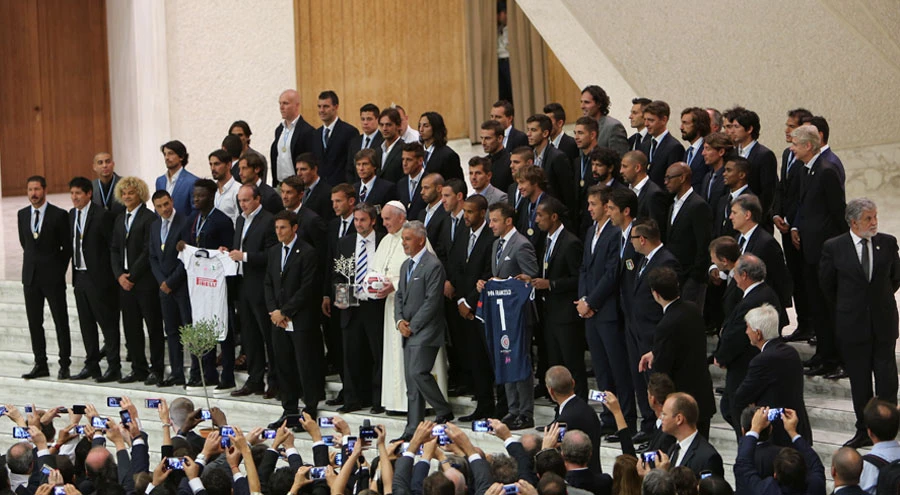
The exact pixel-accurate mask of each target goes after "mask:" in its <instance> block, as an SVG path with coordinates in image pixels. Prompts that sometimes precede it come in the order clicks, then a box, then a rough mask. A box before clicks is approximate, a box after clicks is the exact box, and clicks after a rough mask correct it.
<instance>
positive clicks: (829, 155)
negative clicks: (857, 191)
mask: <svg viewBox="0 0 900 495" xmlns="http://www.w3.org/2000/svg"><path fill="white" fill-rule="evenodd" d="M822 158H824V159H826V160H828V161H829V162H831V163H833V164H834V166H835V167H837V171H838V175H839V176H840V177H841V185H844V183H846V182H847V172H846V171H845V170H844V162H842V161H841V159H840V158H839V157H838V156H837V155H836V154H834V150H832V149H831V147H830V146H829V147H828V149H827V150H825V151H823V152H822Z"/></svg>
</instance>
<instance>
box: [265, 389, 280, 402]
mask: <svg viewBox="0 0 900 495" xmlns="http://www.w3.org/2000/svg"><path fill="white" fill-rule="evenodd" d="M279 395H280V393H279V391H278V389H277V388H273V387H269V388H267V389H266V391H265V392H264V393H263V399H266V400H271V399H277V398H278V396H279Z"/></svg>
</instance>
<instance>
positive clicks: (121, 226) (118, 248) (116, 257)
mask: <svg viewBox="0 0 900 495" xmlns="http://www.w3.org/2000/svg"><path fill="white" fill-rule="evenodd" d="M132 213H133V214H134V220H132V222H131V229H130V231H129V232H128V233H127V234H126V232H125V215H126V213H120V214H119V216H117V217H116V220H115V223H114V224H113V233H112V238H111V239H110V246H109V259H110V263H111V266H112V271H113V276H114V277H116V278H117V279H118V278H119V277H120V276H121V275H122V274H123V273H129V274H130V276H129V277H128V279H129V280H130V281H131V282H132V283H134V290H145V291H154V290H156V289H157V288H158V287H159V284H157V283H156V279H155V278H154V277H153V273H152V272H151V271H150V251H149V250H148V249H147V248H148V243H149V242H151V238H150V224H152V223H153V221H154V220H156V218H157V215H156V213H153V212H151V211H150V210H148V209H147V207H146V206H145V205H143V204H142V205H140V206H138V207H137V208H135V210H134V212H132ZM157 239H158V238H157ZM126 254H127V256H128V271H127V272H126V271H125V256H126Z"/></svg>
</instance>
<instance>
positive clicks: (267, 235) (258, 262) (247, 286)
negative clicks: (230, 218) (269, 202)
mask: <svg viewBox="0 0 900 495" xmlns="http://www.w3.org/2000/svg"><path fill="white" fill-rule="evenodd" d="M246 222H247V221H246V219H245V218H244V216H243V215H240V216H238V218H237V223H235V224H234V240H233V241H232V243H231V245H232V247H233V248H234V249H237V250H240V251H243V252H245V253H247V261H245V262H244V264H243V267H242V268H241V270H242V278H243V280H242V282H241V293H242V294H244V295H245V296H248V297H250V298H252V299H253V300H261V299H262V297H263V295H264V294H265V279H266V263H267V261H268V256H269V254H268V250H269V248H271V247H272V246H274V245H275V244H276V243H277V242H278V239H277V238H276V237H275V215H272V214H271V213H269V212H268V211H266V210H265V209H261V210H260V211H259V213H257V214H256V216H255V217H253V221H252V222H250V226H249V227H247V234H246V235H245V236H244V238H243V240H241V234H242V233H243V232H244V225H245V224H246Z"/></svg>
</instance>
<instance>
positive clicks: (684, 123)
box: [681, 107, 709, 192]
mask: <svg viewBox="0 0 900 495" xmlns="http://www.w3.org/2000/svg"><path fill="white" fill-rule="evenodd" d="M708 134H709V114H708V113H706V110H703V109H702V108H697V107H691V108H685V109H684V110H682V111H681V139H683V140H685V141H687V142H689V143H691V145H690V146H688V148H687V150H685V152H684V162H685V163H687V164H688V165H689V166H690V167H691V172H692V174H691V177H692V180H691V187H693V188H694V189H695V190H696V191H697V192H700V185H701V184H702V181H703V177H704V176H705V175H706V172H707V170H708V169H707V168H706V161H705V160H704V159H703V140H704V138H706V136H707V135H708Z"/></svg>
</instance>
